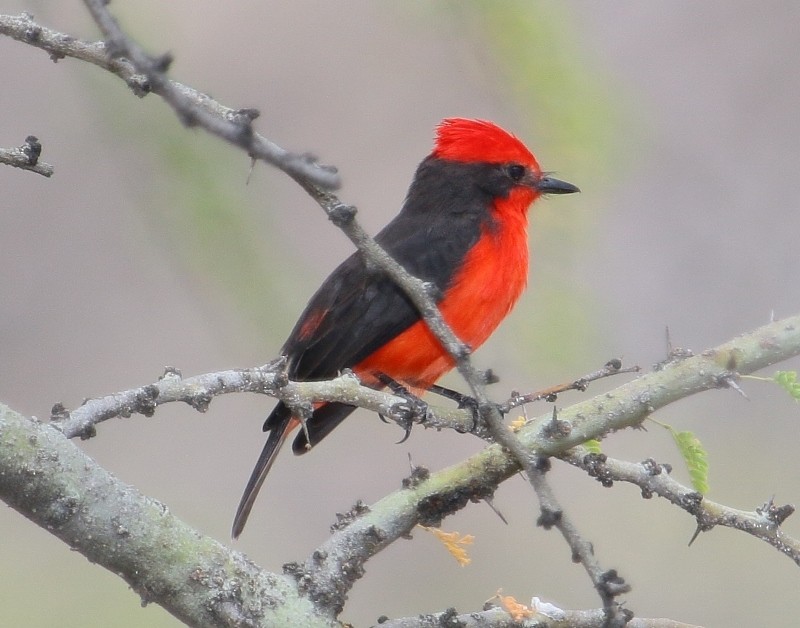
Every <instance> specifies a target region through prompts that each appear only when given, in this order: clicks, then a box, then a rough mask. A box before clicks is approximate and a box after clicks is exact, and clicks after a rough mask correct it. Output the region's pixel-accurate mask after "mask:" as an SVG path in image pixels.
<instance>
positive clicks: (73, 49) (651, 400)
mask: <svg viewBox="0 0 800 628" xmlns="http://www.w3.org/2000/svg"><path fill="white" fill-rule="evenodd" d="M85 1H86V5H87V7H88V8H89V9H90V11H91V12H92V14H93V15H94V16H95V19H96V21H97V23H98V25H99V26H100V27H101V29H102V30H103V31H104V34H105V36H106V37H107V38H108V40H109V45H108V46H106V44H104V43H102V42H97V43H93V44H87V43H84V42H79V41H77V40H75V39H74V38H70V37H68V36H64V35H61V34H59V33H55V32H54V31H49V30H47V29H43V28H42V27H40V26H38V25H36V24H34V23H33V21H32V19H31V18H30V17H29V16H26V15H23V16H21V17H19V18H13V17H8V16H0V33H3V34H6V35H9V36H11V37H14V38H15V39H18V40H19V41H23V42H25V43H28V44H31V45H35V46H38V47H40V48H43V49H45V50H48V51H49V52H50V54H51V57H52V58H53V59H54V60H57V59H58V58H61V57H63V56H74V57H77V58H84V59H85V60H87V61H90V62H92V63H95V64H97V65H100V66H101V67H105V68H106V69H109V70H110V71H112V72H114V73H115V74H117V75H118V76H121V77H122V78H123V79H124V80H126V82H127V83H128V85H129V86H131V88H132V89H134V91H135V92H136V93H138V94H139V95H144V94H146V93H147V92H149V91H153V92H155V93H158V94H159V95H161V96H162V97H163V98H164V99H165V100H166V101H167V102H168V103H169V104H170V105H171V106H172V107H173V108H174V109H175V111H176V113H177V115H178V116H179V118H180V119H181V120H182V121H183V122H184V123H186V124H187V125H199V126H202V127H203V128H206V129H207V130H209V132H212V133H214V134H217V135H219V136H220V137H223V138H225V139H226V140H228V141H230V142H233V143H235V144H237V145H239V146H242V147H243V148H244V149H245V150H247V152H248V154H250V155H251V156H252V157H257V158H261V159H264V160H265V161H268V162H269V163H272V164H274V165H276V166H277V167H279V168H281V169H282V170H284V171H285V172H287V174H289V175H290V176H292V177H293V178H294V179H295V180H296V181H298V183H300V184H301V185H302V186H303V187H304V188H305V189H306V190H307V191H308V192H309V194H311V196H312V197H313V198H314V199H315V200H316V201H317V202H318V203H319V204H320V205H321V206H322V207H323V209H325V211H326V212H327V214H328V216H329V217H330V218H331V220H332V221H333V222H335V223H336V224H337V225H338V226H339V227H340V228H342V229H343V231H345V233H346V234H347V235H348V237H350V239H351V240H352V241H353V242H354V243H355V244H356V246H357V247H358V248H359V249H360V250H362V251H363V252H364V254H365V256H367V257H368V259H370V260H371V261H372V262H373V263H374V264H375V265H376V266H378V267H380V268H382V269H383V270H384V271H385V272H387V274H388V275H389V276H391V277H392V278H393V279H394V280H395V281H396V282H397V283H398V285H400V286H401V287H402V288H403V289H404V290H406V292H407V293H408V294H409V297H410V298H411V299H412V300H413V301H414V303H415V304H416V305H417V307H418V308H419V310H420V312H421V314H422V315H423V317H424V319H425V321H426V323H427V324H428V325H429V327H430V328H431V330H432V332H433V333H434V334H435V335H436V336H437V337H438V338H439V339H440V341H441V342H442V344H443V346H444V347H445V348H446V349H447V350H448V352H449V353H450V354H451V356H452V357H453V359H454V362H455V363H456V365H457V366H458V369H459V371H460V372H461V373H462V375H463V376H464V378H465V379H466V380H467V382H468V384H469V386H470V388H471V390H472V393H473V395H474V396H475V399H476V401H477V404H478V411H479V415H480V417H481V418H482V419H483V420H484V421H486V422H487V424H488V425H489V429H490V431H491V433H492V434H493V436H494V438H495V440H496V441H497V442H498V443H499V444H501V445H502V446H503V447H505V448H506V449H508V450H509V451H510V452H511V456H512V457H513V459H514V460H515V461H516V464H517V465H520V466H522V467H523V468H526V469H528V472H529V476H531V481H532V483H533V484H534V486H535V487H536V486H538V487H539V488H538V490H537V492H538V493H539V495H540V500H541V501H542V507H543V518H547V516H548V515H550V516H553V515H554V514H555V513H560V508H558V507H557V504H556V503H555V501H553V500H551V499H550V497H549V496H548V495H547V488H546V487H544V488H542V486H543V485H544V482H543V480H544V478H543V476H542V470H541V468H539V467H540V466H541V463H540V460H541V458H539V457H538V456H534V455H532V454H531V453H530V452H531V451H536V452H540V453H541V454H543V455H554V454H558V453H563V452H564V451H566V449H568V447H570V446H573V445H574V444H577V443H579V442H582V440H585V439H586V438H589V437H596V436H601V435H602V434H604V433H605V432H607V431H608V430H609V429H614V428H616V427H624V426H625V425H631V424H634V423H635V422H636V421H637V420H640V419H637V418H636V416H639V415H641V416H644V415H645V414H647V413H649V412H652V411H653V410H654V409H655V408H656V407H658V406H659V405H664V404H665V403H670V402H671V401H673V400H674V399H675V398H677V397H678V396H683V395H686V394H692V393H693V392H697V391H699V390H703V389H707V388H709V387H713V386H725V385H730V383H732V382H734V380H735V377H736V376H737V371H740V372H750V371H752V370H755V369H756V368H760V367H761V366H763V365H765V364H767V363H770V361H769V360H773V359H774V358H775V357H776V356H774V355H773V356H771V357H770V358H767V359H766V360H764V358H763V355H760V356H757V357H755V358H754V359H753V360H751V361H749V362H748V361H747V360H740V358H741V355H740V354H734V353H732V352H731V353H726V351H728V350H727V349H725V348H718V349H717V350H714V351H713V352H709V355H705V354H704V356H698V357H703V358H709V356H710V357H711V361H712V362H713V363H714V364H716V365H717V366H719V367H720V368H717V369H714V368H710V369H705V370H703V371H696V372H695V373H696V374H697V377H696V378H695V379H700V380H702V383H700V382H696V383H695V384H687V385H685V386H684V387H683V388H682V389H681V390H680V394H677V395H676V394H673V395H672V397H670V396H669V395H666V396H662V398H661V399H660V400H659V394H658V392H657V390H656V389H652V388H651V389H648V390H647V393H646V394H645V393H642V395H641V396H640V397H638V399H639V400H641V402H642V404H643V407H642V408H639V409H638V412H637V411H636V409H632V413H631V414H630V415H626V414H625V413H624V412H617V413H616V415H615V416H614V417H612V419H620V421H621V422H620V423H619V424H616V423H615V422H614V421H613V420H612V421H606V420H605V419H607V418H608V413H607V412H606V413H605V414H604V417H603V420H597V421H594V422H593V421H591V420H587V417H588V415H587V414H586V410H581V411H575V413H574V414H564V415H562V417H561V418H560V419H559V421H561V422H563V423H564V430H563V431H561V432H560V433H556V434H554V433H553V431H552V429H549V428H548V424H549V423H550V421H549V420H547V419H544V418H542V419H540V420H537V421H535V422H533V424H532V425H531V426H530V427H529V428H526V433H525V434H521V435H520V438H519V439H518V438H517V437H515V436H514V435H513V434H512V433H511V432H510V431H509V430H507V429H506V428H505V426H504V425H503V423H502V420H501V419H502V417H501V414H500V410H501V409H502V410H507V409H510V408H512V407H515V406H517V405H520V403H525V402H526V400H521V399H512V400H511V401H509V402H508V403H507V404H506V405H505V406H503V407H501V408H498V407H497V406H495V405H493V404H491V403H489V401H488V397H487V396H486V394H485V381H484V377H483V374H482V373H480V372H479V371H477V370H476V369H475V368H474V366H473V365H472V364H471V362H470V360H469V353H470V349H469V347H467V346H466V345H464V344H463V343H461V342H460V340H459V339H458V338H456V337H455V336H454V335H453V333H452V331H451V330H450V329H449V328H448V327H447V325H446V324H445V322H444V321H443V319H442V317H441V315H440V313H439V312H438V310H437V308H436V306H435V303H434V300H433V299H432V298H431V295H430V290H429V287H428V286H427V285H426V284H425V283H423V282H421V281H419V280H417V279H415V278H413V277H411V276H409V275H408V274H407V273H406V272H405V270H404V269H403V268H402V267H400V266H399V265H398V264H397V263H396V262H394V260H392V259H391V258H390V257H389V256H387V255H386V254H385V252H383V251H382V250H381V249H380V248H379V247H378V246H377V245H376V244H375V242H374V240H372V239H371V238H370V237H369V236H368V235H367V234H366V233H365V232H364V231H363V230H362V229H361V227H360V226H359V225H358V223H357V222H356V221H355V219H354V216H355V209H354V208H352V207H350V206H347V205H346V204H344V203H342V202H341V201H340V200H339V199H338V198H337V197H336V196H334V195H333V194H331V193H330V192H328V191H326V189H330V188H332V187H334V186H336V185H338V178H337V177H336V176H335V173H334V172H333V170H332V169H328V168H324V167H321V166H318V165H316V163H314V162H313V160H311V159H310V158H308V157H307V156H303V155H293V154H291V153H288V152H287V151H284V150H283V149H281V148H280V147H277V146H275V145H274V144H272V143H270V142H268V141H267V140H265V139H264V138H261V137H260V136H258V135H257V134H255V133H254V132H253V130H252V121H253V120H254V119H255V118H256V117H257V115H258V113H257V112H255V111H254V110H232V109H228V108H226V107H224V106H222V105H220V104H219V103H216V102H215V101H213V100H212V99H210V98H208V97H207V96H205V95H203V94H200V93H198V92H195V91H194V90H192V89H191V88H187V87H185V86H183V85H180V84H179V83H175V82H174V81H170V80H168V79H167V78H166V76H165V73H164V72H165V70H166V68H167V67H168V65H169V61H170V59H169V57H168V56H162V57H160V58H156V59H154V58H151V57H148V56H147V55H145V54H144V53H143V52H142V51H141V49H140V48H139V47H138V46H136V45H135V44H133V43H132V42H131V41H130V40H129V39H128V38H127V37H126V36H125V35H124V33H122V31H121V30H120V29H119V27H118V25H117V23H116V21H115V20H114V19H113V17H111V15H110V14H109V13H108V11H107V9H106V8H105V2H103V1H102V0H85ZM109 51H110V52H111V55H110V56H109V55H107V52H109ZM122 57H125V58H124V59H123V58H122ZM126 59H129V60H130V61H131V62H128V61H127V60H126ZM28 159H29V160H30V155H28ZM324 188H326V189H324ZM796 325H797V323H796V322H795V321H791V322H786V321H784V328H783V329H782V331H783V332H790V331H793V330H795V329H796ZM763 330H764V328H762V330H758V332H756V333H759V332H761V333H764V331H763ZM754 335H755V334H754ZM775 335H776V336H777V335H779V334H778V333H775ZM783 335H784V336H786V334H783ZM784 339H785V338H784ZM771 340H774V337H773V338H771ZM761 348H762V349H769V348H774V345H773V346H768V345H762V346H761ZM767 353H768V352H767ZM720 355H722V356H723V357H724V360H723V361H720V359H719V358H720ZM742 355H743V354H742ZM777 359H780V358H777ZM706 362H708V360H706ZM723 362H724V364H723ZM706 366H708V365H706ZM680 370H681V371H682V374H685V373H683V371H684V369H680ZM709 372H711V373H712V376H713V379H712V380H709V374H708V373H709ZM239 373H241V372H239ZM642 379H645V378H642ZM165 380H167V378H165ZM580 381H581V380H578V382H575V383H573V384H572V385H569V386H568V387H567V388H561V389H559V390H558V391H556V392H561V390H566V389H569V388H578V389H580V385H579V382H580ZM640 381H641V380H640ZM636 383H637V382H634V384H636ZM273 384H274V382H273ZM293 384H294V385H296V386H298V387H301V386H303V385H304V383H300V382H295V383H293ZM259 385H260V386H261V389H260V390H259V392H265V391H266V388H267V386H266V385H265V384H264V383H263V382H262V383H261V384H259ZM288 386H289V383H286V384H282V385H277V388H275V390H274V393H275V394H276V395H277V396H279V397H280V396H281V395H286V394H294V393H291V392H287V390H288V389H287V387H288ZM245 387H246V384H245ZM622 388H625V387H622ZM219 390H220V392H226V390H225V386H224V385H221V386H220V388H219ZM658 390H660V389H658ZM620 391H621V389H620ZM150 392H151V393H152V390H151V391H150ZM296 392H297V391H295V393H296ZM306 392H307V394H313V393H312V392H311V391H306ZM373 392H374V393H376V395H377V394H380V395H386V396H388V397H391V395H388V393H380V391H373ZM628 392H631V393H632V392H633V391H632V390H631V391H628ZM672 392H673V393H674V391H672ZM160 394H161V393H160V392H159V395H160ZM318 394H323V393H318ZM543 394H544V395H545V396H547V395H552V394H554V393H553V391H545V392H544V393H543ZM145 397H147V393H145ZM606 397H609V395H606ZM106 400H108V398H106ZM181 400H183V401H188V402H189V403H192V404H193V405H195V407H198V409H202V407H203V403H202V395H201V396H199V397H198V396H194V397H189V398H188V399H186V398H183V399H181ZM621 400H622V399H621V398H620V401H621ZM134 401H135V400H134ZM150 401H153V400H152V399H151V400H150ZM592 401H594V400H592ZM139 402H140V403H141V399H140V400H139ZM160 402H163V401H160ZM383 402H384V403H385V402H386V398H384V399H383ZM125 403H126V402H123V404H122V406H123V407H130V406H126V405H125ZM147 403H148V401H147V400H145V402H144V405H143V406H142V407H146V406H147ZM154 403H155V405H157V403H158V402H154ZM587 403H588V402H587ZM90 404H91V402H90ZM90 404H87V405H90ZM111 405H113V402H112V403H111ZM579 405H580V406H581V407H582V406H583V405H585V404H579ZM596 405H600V404H596ZM111 411H112V410H109V412H111ZM137 411H138V410H137ZM597 411H598V413H599V412H600V411H601V408H597ZM76 413H77V414H78V415H79V417H80V409H78V410H76V411H73V413H71V414H70V415H69V418H67V419H66V421H69V420H73V419H74V416H75V414H76ZM122 414H124V411H123V412H122ZM79 424H80V421H79ZM63 425H64V424H63V423H62V429H64V427H63ZM82 425H83V427H73V428H70V429H72V430H73V432H74V433H76V434H86V433H87V428H86V425H85V424H82ZM65 433H66V431H65ZM537 443H538V444H537ZM495 449H496V448H489V450H491V452H492V453H493V455H497V451H495ZM489 450H487V451H489ZM507 463H509V464H510V466H509V467H508V468H509V470H510V472H513V469H514V468H515V464H513V463H511V461H510V460H507ZM612 466H613V465H612ZM604 473H606V474H608V475H609V476H610V477H612V478H614V477H616V475H615V474H614V471H613V470H610V468H609V465H606V467H605V470H604ZM673 488H674V489H675V490H676V491H677V490H678V489H677V488H675V487H673ZM681 489H684V490H685V487H681ZM663 490H664V492H665V496H667V495H668V494H669V491H668V490H667V489H666V488H664V489H663ZM659 494H661V493H659ZM704 503H705V502H704ZM461 506H463V503H462V504H460V505H459V506H458V507H461ZM736 512H739V511H736ZM789 512H790V511H789V509H788V507H783V508H775V507H774V506H773V505H772V504H768V505H767V507H765V509H764V511H763V513H761V515H760V516H762V519H763V518H766V520H767V522H768V524H770V525H766V527H767V528H770V529H773V530H774V529H776V528H777V526H778V525H779V523H780V521H782V519H783V518H785V516H788V513H789ZM445 514H449V511H448V512H443V513H442V516H444V515H445ZM745 514H747V515H751V514H752V513H745ZM756 514H757V515H758V514H759V513H756ZM414 518H416V519H419V515H417V516H416V517H414ZM559 518H563V514H562V515H560V516H559ZM723 519H726V520H728V521H733V520H735V516H734V513H731V512H727V513H726V514H725V517H723V518H721V519H719V520H716V519H715V520H711V519H707V520H705V522H704V521H703V520H701V519H700V518H699V517H698V522H699V525H700V526H701V527H703V526H706V527H708V526H710V525H715V524H723V525H728V524H726V523H724V521H723ZM761 523H762V524H763V523H764V522H763V520H761ZM352 527H353V526H347V527H346V528H344V530H343V531H342V532H345V531H350V528H352ZM401 527H402V526H401ZM734 527H740V529H745V530H746V531H748V532H750V533H753V534H756V535H758V530H756V529H754V528H758V527H759V526H757V525H749V526H748V525H742V526H734ZM760 527H762V528H763V527H764V525H761V526H760ZM574 538H575V539H579V538H580V537H578V536H577V535H575V536H574ZM331 540H333V539H331ZM385 540H386V539H384V541H385ZM773 544H774V545H775V546H776V547H779V548H780V549H781V550H782V551H784V552H785V553H787V554H788V555H790V556H792V557H793V559H794V560H795V562H798V559H797V555H798V554H797V549H796V545H797V544H796V542H794V541H793V540H791V539H788V540H787V538H786V537H785V536H783V535H781V542H780V544H778V543H777V542H776V543H773ZM378 545H382V544H378ZM376 551H377V550H376ZM370 555H371V554H370ZM320 556H321V554H316V553H315V556H314V557H312V559H310V560H311V561H312V562H319V560H320ZM340 560H341V558H337V559H335V560H334V561H333V564H328V565H326V566H325V570H328V571H330V570H331V569H332V568H334V567H337V566H338V567H341V566H342V565H341V564H339V561H340ZM364 560H366V558H365V559H364ZM309 565H310V563H307V565H306V567H307V568H308V569H312V567H310V566H309ZM587 568H588V567H587ZM613 595H615V593H613V592H612V593H611V597H612V598H613ZM339 596H342V597H341V598H340V600H339V601H340V602H343V596H346V591H341V592H339ZM606 601H607V600H606V599H604V602H606ZM607 612H608V605H606V608H605V613H606V614H605V615H604V617H605V619H608V615H607Z"/></svg>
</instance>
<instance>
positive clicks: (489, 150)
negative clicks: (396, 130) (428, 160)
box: [433, 118, 580, 202]
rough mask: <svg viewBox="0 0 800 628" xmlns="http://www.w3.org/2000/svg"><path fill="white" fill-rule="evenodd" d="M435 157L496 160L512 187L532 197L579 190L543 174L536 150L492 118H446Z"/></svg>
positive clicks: (441, 127) (454, 159) (439, 127)
mask: <svg viewBox="0 0 800 628" xmlns="http://www.w3.org/2000/svg"><path fill="white" fill-rule="evenodd" d="M433 157H436V158H438V159H443V160H446V161H456V162H463V163H474V164H477V163H482V164H496V165H498V166H500V167H501V168H502V170H503V172H504V173H505V175H506V176H507V177H508V178H509V179H510V182H509V183H510V185H511V187H513V188H518V189H522V190H525V195H526V196H530V200H529V201H528V202H530V201H532V200H533V199H534V198H536V197H537V196H539V195H540V194H572V193H573V192H579V191H580V190H579V189H578V188H577V187H576V186H574V185H572V184H571V183H567V182H566V181H559V180H558V179H554V178H553V177H550V176H548V175H546V174H543V173H542V171H541V168H540V167H539V162H537V161H536V157H534V156H533V153H531V151H529V150H528V148H527V147H526V146H525V144H523V143H522V142H521V141H520V140H519V139H517V138H516V137H514V136H513V135H512V134H511V133H509V132H508V131H505V130H504V129H501V128H500V127H499V126H497V125H496V124H494V123H493V122H488V121H486V120H471V119H468V118H445V119H444V120H442V121H441V122H440V123H439V126H438V127H437V129H436V142H435V145H434V148H433Z"/></svg>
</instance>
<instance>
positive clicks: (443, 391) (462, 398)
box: [428, 371, 505, 434]
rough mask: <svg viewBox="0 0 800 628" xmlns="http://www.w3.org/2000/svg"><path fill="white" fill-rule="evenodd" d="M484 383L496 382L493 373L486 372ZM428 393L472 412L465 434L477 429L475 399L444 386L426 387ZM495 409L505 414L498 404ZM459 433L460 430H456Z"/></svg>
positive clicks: (478, 409)
mask: <svg viewBox="0 0 800 628" xmlns="http://www.w3.org/2000/svg"><path fill="white" fill-rule="evenodd" d="M485 375H486V383H487V384H493V383H495V382H496V381H497V378H496V377H495V375H494V373H492V372H491V371H487V372H486V374H485ZM428 391H429V392H432V393H434V394H436V395H439V396H440V397H444V398H445V399H450V400H451V401H455V402H456V403H457V404H458V407H459V408H465V409H467V410H470V411H471V412H472V427H471V428H470V429H469V430H465V432H469V433H470V434H472V433H474V432H475V431H476V430H477V429H478V424H479V422H480V408H478V400H477V399H475V397H470V396H469V395H465V394H464V393H460V392H458V391H457V390H452V389H451V388H445V387H444V386H439V385H437V384H432V385H431V386H429V387H428ZM496 405H497V409H498V410H499V411H500V414H501V415H502V414H505V412H504V411H503V407H502V406H501V405H500V404H496ZM458 431H461V430H458Z"/></svg>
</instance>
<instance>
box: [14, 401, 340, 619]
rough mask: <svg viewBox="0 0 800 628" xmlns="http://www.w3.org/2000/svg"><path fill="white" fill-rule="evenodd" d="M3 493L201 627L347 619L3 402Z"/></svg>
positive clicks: (146, 596)
mask: <svg viewBox="0 0 800 628" xmlns="http://www.w3.org/2000/svg"><path fill="white" fill-rule="evenodd" d="M0 495H2V498H3V500H4V501H6V503H8V504H9V505H10V506H11V507H13V508H15V509H16V510H18V511H19V512H20V513H22V514H23V515H25V516H26V517H27V518H28V519H30V520H31V521H33V522H34V523H36V524H38V525H39V526H41V527H42V528H44V529H45V530H47V531H48V532H50V533H51V534H53V535H55V536H57V537H58V538H59V539H61V540H62V541H64V542H65V543H66V544H67V545H69V546H70V547H71V548H72V549H74V550H77V551H79V552H80V553H81V554H83V555H84V556H86V558H88V559H89V560H90V561H92V562H95V563H98V564H100V565H102V566H103V567H105V568H106V569H108V570H109V571H111V572H112V573H114V574H118V575H119V576H121V577H122V578H123V579H124V580H125V581H126V582H127V583H128V584H129V585H130V586H131V588H133V590H134V591H136V593H137V594H138V595H139V596H141V598H142V601H143V602H144V603H148V602H157V603H158V604H160V605H161V606H163V607H164V608H165V609H166V610H167V611H169V612H170V613H172V614H173V615H175V617H177V618H178V619H180V620H181V621H183V622H186V623H188V624H189V625H192V626H231V627H234V626H236V627H241V626H301V625H302V626H320V627H323V626H324V627H328V626H332V625H337V624H336V622H335V621H333V619H332V618H330V617H326V616H322V615H320V614H319V610H318V609H317V607H316V606H315V605H314V604H313V603H312V602H311V601H310V600H309V599H308V598H306V597H304V596H302V595H300V594H299V593H298V591H297V587H296V586H295V584H294V582H292V580H291V579H290V578H288V577H287V576H283V575H277V574H274V573H269V572H267V571H264V570H262V569H260V568H259V567H257V566H256V565H255V564H254V563H252V562H251V561H249V560H247V559H246V558H245V557H244V555H242V554H240V553H239V552H235V551H233V550H231V549H228V548H226V547H225V546H224V545H222V544H220V543H218V542H217V541H215V540H214V539H211V538H209V537H207V536H204V535H202V534H200V533H199V532H197V531H196V530H193V529H192V528H190V527H189V526H188V525H186V524H185V523H183V522H182V521H180V520H179V519H178V518H177V517H175V516H174V515H172V514H171V513H170V512H169V510H168V509H167V507H166V506H164V505H163V504H161V503H159V502H157V501H156V500H154V499H152V498H149V497H145V496H143V495H142V494H140V493H139V492H138V491H136V490H135V489H134V488H133V487H131V486H128V485H126V484H123V483H122V482H120V481H119V480H118V479H117V478H115V477H114V476H113V475H111V474H110V473H108V471H106V470H105V469H103V468H102V467H100V466H99V465H98V464H97V463H96V462H95V461H94V460H92V459H91V458H89V457H88V456H87V455H86V454H85V453H83V452H82V451H81V450H80V449H79V448H78V447H76V446H75V445H74V444H73V443H72V442H70V441H69V440H67V439H66V438H64V436H63V435H62V434H61V433H60V432H58V431H57V430H55V429H53V428H52V427H51V426H49V425H46V424H43V423H40V422H38V421H35V420H32V419H29V418H27V417H24V416H22V415H20V414H18V413H16V412H14V411H13V410H11V409H10V408H8V407H7V406H5V405H2V404H0Z"/></svg>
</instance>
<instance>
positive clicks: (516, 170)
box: [507, 164, 525, 182]
mask: <svg viewBox="0 0 800 628" xmlns="http://www.w3.org/2000/svg"><path fill="white" fill-rule="evenodd" d="M507 172H508V176H509V178H510V179H511V180H512V181H514V182H519V181H520V180H521V179H522V177H524V176H525V166H520V165H519V164H511V165H510V166H509V167H508V170H507Z"/></svg>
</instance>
